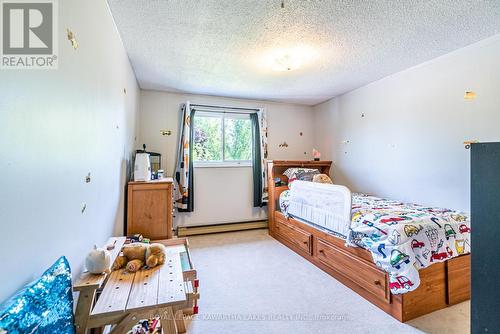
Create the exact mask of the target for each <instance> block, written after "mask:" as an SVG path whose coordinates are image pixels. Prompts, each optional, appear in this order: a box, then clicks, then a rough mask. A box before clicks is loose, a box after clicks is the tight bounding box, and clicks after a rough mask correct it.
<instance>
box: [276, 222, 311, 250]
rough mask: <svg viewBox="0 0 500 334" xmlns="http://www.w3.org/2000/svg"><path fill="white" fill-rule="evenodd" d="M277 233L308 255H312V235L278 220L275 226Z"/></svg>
mask: <svg viewBox="0 0 500 334" xmlns="http://www.w3.org/2000/svg"><path fill="white" fill-rule="evenodd" d="M274 229H275V232H276V233H277V234H278V235H279V236H281V237H283V238H285V239H286V240H287V241H288V242H290V243H292V244H294V245H295V246H297V247H299V248H300V249H301V250H303V251H304V252H306V253H307V254H309V255H311V254H312V247H311V246H312V235H311V233H308V232H305V231H303V230H301V229H300V228H298V227H295V226H292V225H289V224H287V223H285V222H283V221H281V220H276V222H275V225H274Z"/></svg>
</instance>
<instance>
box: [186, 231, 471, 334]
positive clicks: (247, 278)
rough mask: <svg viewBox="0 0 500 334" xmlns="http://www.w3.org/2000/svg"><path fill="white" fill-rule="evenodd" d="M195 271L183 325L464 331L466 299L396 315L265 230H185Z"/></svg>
mask: <svg viewBox="0 0 500 334" xmlns="http://www.w3.org/2000/svg"><path fill="white" fill-rule="evenodd" d="M189 243H190V248H191V255H192V260H193V263H194V265H195V267H196V269H197V270H198V277H199V279H200V296H201V299H200V301H199V312H200V313H199V314H198V315H197V316H195V317H193V318H192V319H191V320H188V322H187V328H188V333H203V334H209V333H217V334H224V333H231V334H234V333H238V334H246V333H266V334H269V333H280V334H281V333H292V334H294V333H308V334H309V333H350V334H353V333H440V334H446V333H450V334H451V333H454V334H457V333H468V332H469V325H470V323H469V318H470V311H469V308H470V303H469V302H465V303H461V304H458V305H455V306H452V307H449V308H447V309H444V310H440V311H437V312H434V313H431V314H429V315H426V316H423V317H420V318H418V319H414V320H412V321H409V322H407V323H404V324H402V323H400V322H398V321H397V320H395V319H393V318H392V317H390V316H389V315H387V314H386V313H384V312H383V311H381V310H380V309H378V308H377V307H375V306H374V305H372V304H371V303H369V302H368V301H366V300H365V299H363V298H362V297H360V296H359V295H358V294H356V293H355V292H353V291H351V290H350V289H349V288H347V287H345V286H344V285H343V284H341V283H340V282H338V281H337V280H335V279H334V278H333V277H331V276H330V275H328V274H326V273H325V272H323V271H322V270H320V269H319V268H317V267H315V266H314V265H312V264H311V263H310V262H308V261H307V260H305V259H303V258H302V257H301V256H299V255H297V254H296V253H294V252H293V251H291V250H290V249H288V248H287V247H285V246H284V245H282V244H281V243H279V242H277V241H276V240H274V239H273V238H271V237H270V236H269V235H268V233H267V230H252V231H243V232H231V233H220V234H209V235H202V236H194V237H189Z"/></svg>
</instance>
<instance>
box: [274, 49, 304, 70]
mask: <svg viewBox="0 0 500 334" xmlns="http://www.w3.org/2000/svg"><path fill="white" fill-rule="evenodd" d="M300 65H301V62H300V59H299V58H298V57H296V56H294V55H292V54H289V53H287V54H282V55H279V56H278V57H276V59H275V60H274V64H273V66H272V68H273V70H274V71H281V72H284V71H293V70H296V69H298V68H299V67H300Z"/></svg>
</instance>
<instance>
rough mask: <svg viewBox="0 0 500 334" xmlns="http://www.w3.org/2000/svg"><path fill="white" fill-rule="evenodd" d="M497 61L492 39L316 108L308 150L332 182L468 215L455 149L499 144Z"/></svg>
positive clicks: (463, 162) (461, 163) (463, 154)
mask: <svg viewBox="0 0 500 334" xmlns="http://www.w3.org/2000/svg"><path fill="white" fill-rule="evenodd" d="M499 60H500V35H496V36H494V37H492V38H489V39H487V40H483V41H481V42H479V43H476V44H474V45H471V46H469V47H466V48H463V49H460V50H457V51H455V52H452V53H450V54H448V55H445V56H443V57H440V58H437V59H435V60H432V61H430V62H427V63H424V64H422V65H419V66H417V67H414V68H411V69H408V70H405V71H402V72H399V73H397V74H394V75H392V76H389V77H386V78H384V79H382V80H379V81H377V82H374V83H371V84H369V85H367V86H365V87H362V88H359V89H357V90H354V91H352V92H350V93H347V94H344V95H342V96H339V97H337V98H334V99H332V100H330V101H327V102H325V103H323V104H320V105H318V106H316V107H315V108H314V109H315V128H316V130H317V131H316V132H315V134H316V136H315V144H316V145H317V146H318V148H319V149H320V150H321V152H322V153H323V157H324V158H325V159H332V160H333V161H334V167H333V175H334V177H335V180H336V182H338V183H341V184H345V185H348V186H349V187H351V188H352V189H353V190H355V191H362V192H368V193H373V194H376V195H380V196H386V197H391V198H394V199H398V200H407V201H414V202H419V203H422V204H425V205H436V206H443V207H449V208H453V209H461V210H466V211H468V210H469V199H470V197H469V182H470V179H469V171H470V169H469V151H468V150H465V149H464V145H463V144H462V143H463V142H464V141H465V140H471V139H472V140H479V141H485V142H487V141H499V140H500V127H499V126H500V93H499V87H500V61H499ZM465 91H475V92H476V93H477V99H476V100H473V101H465V100H464V92H465ZM362 114H364V117H361V116H362ZM344 141H349V143H348V144H344V143H343V142H344Z"/></svg>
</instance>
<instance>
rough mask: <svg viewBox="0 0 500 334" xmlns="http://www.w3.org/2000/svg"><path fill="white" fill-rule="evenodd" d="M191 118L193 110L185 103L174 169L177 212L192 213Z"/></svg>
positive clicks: (192, 132)
mask: <svg viewBox="0 0 500 334" xmlns="http://www.w3.org/2000/svg"><path fill="white" fill-rule="evenodd" d="M193 116H194V109H192V108H191V106H190V104H189V102H186V103H185V104H184V105H183V106H182V118H181V124H180V127H181V128H180V131H179V134H180V135H179V150H178V153H177V164H176V168H175V180H176V182H177V187H176V197H175V206H176V207H177V210H178V211H179V212H192V211H194V172H193V159H192V158H193V134H194V131H193Z"/></svg>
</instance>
